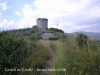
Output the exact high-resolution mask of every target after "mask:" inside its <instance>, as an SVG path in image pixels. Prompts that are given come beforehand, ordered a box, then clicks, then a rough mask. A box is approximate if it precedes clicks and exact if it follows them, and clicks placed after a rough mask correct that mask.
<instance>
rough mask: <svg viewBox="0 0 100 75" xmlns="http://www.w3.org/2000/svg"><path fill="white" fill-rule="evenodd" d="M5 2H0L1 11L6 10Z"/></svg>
mask: <svg viewBox="0 0 100 75" xmlns="http://www.w3.org/2000/svg"><path fill="white" fill-rule="evenodd" d="M6 3H7V1H5V2H0V6H1V8H2V11H5V10H6V9H7V5H6Z"/></svg>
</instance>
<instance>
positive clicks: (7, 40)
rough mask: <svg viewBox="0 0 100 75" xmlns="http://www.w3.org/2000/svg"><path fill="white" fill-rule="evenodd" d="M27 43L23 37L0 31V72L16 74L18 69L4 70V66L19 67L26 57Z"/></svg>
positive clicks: (10, 74)
mask: <svg viewBox="0 0 100 75" xmlns="http://www.w3.org/2000/svg"><path fill="white" fill-rule="evenodd" d="M27 50H28V48H27V44H26V42H25V41H24V39H23V38H21V37H20V38H17V37H14V36H13V35H11V34H9V33H8V32H2V33H0V74H1V75H5V74H6V75H16V74H18V71H15V72H14V71H5V68H8V69H11V68H21V67H20V64H21V63H22V62H23V59H24V58H26V57H27V55H28V54H27Z"/></svg>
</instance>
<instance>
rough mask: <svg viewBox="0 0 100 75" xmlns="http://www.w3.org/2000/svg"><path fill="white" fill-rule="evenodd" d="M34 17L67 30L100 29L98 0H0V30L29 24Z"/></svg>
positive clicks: (99, 2)
mask: <svg viewBox="0 0 100 75" xmlns="http://www.w3.org/2000/svg"><path fill="white" fill-rule="evenodd" d="M37 18H47V19H48V27H49V28H50V27H55V28H59V29H62V30H64V32H68V33H69V32H76V31H87V32H100V0H0V30H8V29H18V28H27V27H32V26H33V25H36V19H37ZM57 24H58V26H57Z"/></svg>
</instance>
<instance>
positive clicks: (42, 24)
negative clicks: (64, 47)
mask: <svg viewBox="0 0 100 75" xmlns="http://www.w3.org/2000/svg"><path fill="white" fill-rule="evenodd" d="M37 27H38V28H39V29H42V30H47V29H48V19H46V18H38V19H37Z"/></svg>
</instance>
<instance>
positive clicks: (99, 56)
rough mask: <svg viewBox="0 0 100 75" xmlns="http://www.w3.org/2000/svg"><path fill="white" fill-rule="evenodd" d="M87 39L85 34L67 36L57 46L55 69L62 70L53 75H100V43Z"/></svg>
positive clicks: (54, 72)
mask: <svg viewBox="0 0 100 75" xmlns="http://www.w3.org/2000/svg"><path fill="white" fill-rule="evenodd" d="M87 39H88V37H87V36H86V35H84V34H78V35H77V37H73V36H67V38H66V40H65V41H63V42H62V43H60V44H58V45H57V47H56V50H55V52H56V59H55V60H54V62H53V68H56V69H58V70H59V68H60V71H53V72H52V75H99V74H100V41H99V40H90V39H88V40H87ZM83 40H84V41H83ZM84 44H85V45H86V46H84ZM80 45H81V47H80ZM61 70H62V71H61ZM65 70H66V71H65Z"/></svg>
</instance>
